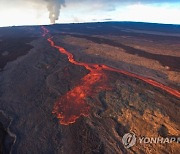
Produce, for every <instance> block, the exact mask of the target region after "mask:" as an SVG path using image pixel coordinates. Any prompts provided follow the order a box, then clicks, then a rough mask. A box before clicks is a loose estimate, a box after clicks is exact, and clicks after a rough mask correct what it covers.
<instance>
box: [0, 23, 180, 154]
mask: <svg viewBox="0 0 180 154" xmlns="http://www.w3.org/2000/svg"><path fill="white" fill-rule="evenodd" d="M179 64H180V26H178V25H161V24H148V23H131V22H106V23H84V24H60V25H59V24H55V25H50V26H22V27H5V28H0V153H13V154H14V153H15V154H16V153H18V154H19V153H22V154H23V153H27V154H32V153H35V154H36V153H37V154H39V153H43V154H49V153H58V154H61V153H62V154H80V153H87V154H91V153H92V154H94V153H106V154H112V153H117V154H119V153H174V154H177V153H180V150H179V144H178V143H176V142H173V143H171V144H168V143H164V144H140V143H138V142H137V143H136V145H134V146H132V147H130V148H125V147H124V145H123V143H122V137H123V136H124V134H126V133H130V132H133V133H134V134H136V136H137V137H143V136H148V137H164V138H165V137H176V138H178V137H179V135H180V120H179V117H180V112H179V111H180V91H179V90H180V65H179Z"/></svg>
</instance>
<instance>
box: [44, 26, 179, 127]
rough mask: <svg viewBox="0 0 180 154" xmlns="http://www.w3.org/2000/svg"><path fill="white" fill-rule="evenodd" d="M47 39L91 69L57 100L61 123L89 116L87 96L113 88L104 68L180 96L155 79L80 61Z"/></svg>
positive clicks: (72, 59) (80, 64) (47, 32)
mask: <svg viewBox="0 0 180 154" xmlns="http://www.w3.org/2000/svg"><path fill="white" fill-rule="evenodd" d="M41 28H42V30H43V35H42V36H43V37H45V36H47V35H48V34H49V30H48V29H46V28H45V27H44V26H42V27H41ZM47 41H48V42H49V43H50V45H51V47H53V48H56V49H58V50H59V52H60V53H61V54H65V55H66V56H67V58H68V61H69V62H70V63H72V64H74V65H79V66H83V67H85V68H86V69H87V70H89V73H88V74H87V75H86V76H84V77H83V78H82V79H81V81H80V83H79V85H77V86H76V87H74V88H73V89H72V90H70V91H68V92H67V93H66V94H65V95H63V96H62V97H60V98H59V99H58V100H57V101H56V103H55V105H54V109H53V114H55V115H56V116H57V118H58V119H59V120H60V124H63V125H69V124H71V123H74V122H75V121H76V120H77V119H78V118H79V117H80V116H88V113H89V110H90V107H89V105H88V104H87V103H86V101H87V100H86V99H87V97H93V96H95V95H96V94H97V93H99V92H100V91H102V90H110V89H111V87H110V86H109V85H108V82H107V81H108V77H107V75H106V73H105V71H104V70H107V71H111V72H117V73H121V74H124V75H127V76H129V77H133V78H136V79H139V80H142V81H144V82H146V83H148V84H150V85H152V86H154V87H157V88H160V89H162V90H164V91H166V92H168V93H170V94H171V95H174V96H176V97H178V98H180V92H179V91H178V90H175V89H172V88H170V87H168V86H166V85H163V84H161V83H158V82H157V81H155V80H152V79H149V78H145V77H143V76H140V75H136V74H133V73H130V72H127V71H124V70H120V69H117V68H112V67H109V66H106V65H98V64H89V63H84V62H78V61H76V60H75V59H74V56H73V55H72V54H71V53H70V52H68V51H67V50H65V49H64V48H63V47H61V46H58V45H55V43H54V41H53V37H49V38H48V39H47Z"/></svg>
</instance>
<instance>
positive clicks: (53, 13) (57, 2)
mask: <svg viewBox="0 0 180 154" xmlns="http://www.w3.org/2000/svg"><path fill="white" fill-rule="evenodd" d="M45 1H46V2H47V8H48V11H49V19H50V21H51V23H52V24H54V23H55V22H56V20H58V19H59V15H60V9H61V6H65V0H45Z"/></svg>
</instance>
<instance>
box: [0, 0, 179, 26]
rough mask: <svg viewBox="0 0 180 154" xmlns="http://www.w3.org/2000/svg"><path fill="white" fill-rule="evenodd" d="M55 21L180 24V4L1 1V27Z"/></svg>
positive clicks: (155, 0)
mask: <svg viewBox="0 0 180 154" xmlns="http://www.w3.org/2000/svg"><path fill="white" fill-rule="evenodd" d="M49 18H50V19H49ZM55 21H56V23H80V22H101V21H138V22H153V23H166V24H180V0H0V27H3V26H14V25H15V26H18V25H42V24H51V23H54V22H55Z"/></svg>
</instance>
